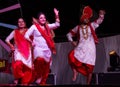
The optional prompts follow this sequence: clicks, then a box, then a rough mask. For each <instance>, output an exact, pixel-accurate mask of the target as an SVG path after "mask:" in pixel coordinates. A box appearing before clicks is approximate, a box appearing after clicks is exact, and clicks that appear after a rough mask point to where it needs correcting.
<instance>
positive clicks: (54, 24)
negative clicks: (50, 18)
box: [48, 8, 60, 29]
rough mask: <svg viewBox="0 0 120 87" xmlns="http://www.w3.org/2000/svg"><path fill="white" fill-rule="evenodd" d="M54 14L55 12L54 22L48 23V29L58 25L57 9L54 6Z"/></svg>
mask: <svg viewBox="0 0 120 87" xmlns="http://www.w3.org/2000/svg"><path fill="white" fill-rule="evenodd" d="M54 14H55V23H51V24H48V26H49V28H50V29H56V28H58V27H60V18H59V11H58V10H57V9H56V8H54Z"/></svg>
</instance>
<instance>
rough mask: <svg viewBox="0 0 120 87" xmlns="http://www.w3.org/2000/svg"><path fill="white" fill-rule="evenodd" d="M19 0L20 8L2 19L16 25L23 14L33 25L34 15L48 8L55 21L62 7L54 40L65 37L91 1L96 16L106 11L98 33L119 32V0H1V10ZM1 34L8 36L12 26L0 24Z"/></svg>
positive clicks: (90, 4) (58, 40)
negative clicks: (54, 9) (55, 11)
mask: <svg viewBox="0 0 120 87" xmlns="http://www.w3.org/2000/svg"><path fill="white" fill-rule="evenodd" d="M16 3H20V5H21V8H19V9H15V10H12V11H8V12H4V13H0V22H4V23H8V24H13V25H16V24H17V23H16V21H17V18H19V17H20V16H22V17H24V18H25V19H26V21H27V24H28V27H29V26H30V25H31V18H32V17H33V16H34V17H36V16H37V14H38V13H39V12H40V11H42V12H45V14H46V16H47V19H48V21H49V22H51V23H52V22H54V20H55V19H54V13H53V8H54V7H56V8H57V9H58V10H59V11H60V13H59V14H60V19H61V26H60V29H58V30H55V34H56V37H55V42H63V41H67V40H66V36H65V35H66V33H67V32H68V31H69V30H70V29H71V28H73V27H74V26H75V25H76V24H78V23H79V15H80V10H81V8H82V7H83V6H85V5H89V6H91V7H92V8H93V10H94V12H95V13H96V16H97V15H98V14H97V13H98V11H99V10H100V9H104V10H105V11H106V15H105V20H104V22H103V23H102V24H101V26H100V27H99V29H97V31H96V33H97V35H98V37H105V36H111V35H116V34H120V32H119V29H118V28H119V27H118V25H119V18H120V17H119V15H120V14H119V12H118V11H119V3H118V0H109V1H108V0H69V1H65V0H0V10H1V9H3V8H6V7H8V6H11V5H14V4H16ZM0 29H1V32H0V38H1V39H3V40H4V39H5V37H6V36H7V35H8V34H9V33H10V32H11V31H12V29H9V28H5V27H1V26H0Z"/></svg>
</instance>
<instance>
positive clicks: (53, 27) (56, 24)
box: [48, 22, 60, 29]
mask: <svg viewBox="0 0 120 87" xmlns="http://www.w3.org/2000/svg"><path fill="white" fill-rule="evenodd" d="M48 26H49V28H50V29H57V28H58V27H60V22H55V23H51V24H48Z"/></svg>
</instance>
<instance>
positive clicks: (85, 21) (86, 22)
mask: <svg viewBox="0 0 120 87" xmlns="http://www.w3.org/2000/svg"><path fill="white" fill-rule="evenodd" d="M80 21H81V18H80ZM89 22H90V20H89V19H88V18H84V19H83V20H82V21H81V23H82V24H88V23H89Z"/></svg>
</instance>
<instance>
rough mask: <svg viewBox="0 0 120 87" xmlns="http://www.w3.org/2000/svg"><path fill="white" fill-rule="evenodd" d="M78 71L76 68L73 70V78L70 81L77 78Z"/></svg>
mask: <svg viewBox="0 0 120 87" xmlns="http://www.w3.org/2000/svg"><path fill="white" fill-rule="evenodd" d="M77 75H78V72H77V71H76V70H73V78H72V81H75V80H76V78H77Z"/></svg>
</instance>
